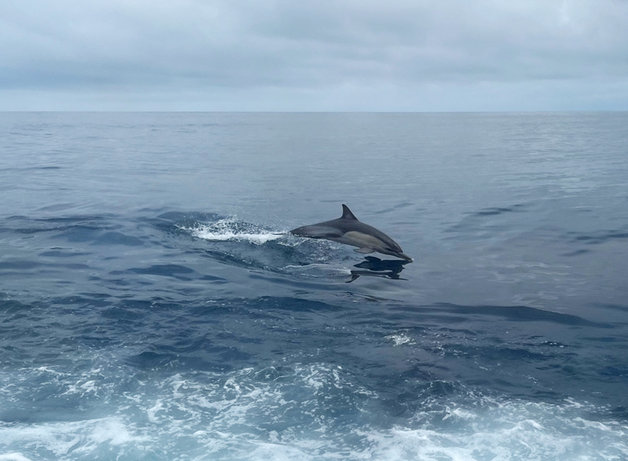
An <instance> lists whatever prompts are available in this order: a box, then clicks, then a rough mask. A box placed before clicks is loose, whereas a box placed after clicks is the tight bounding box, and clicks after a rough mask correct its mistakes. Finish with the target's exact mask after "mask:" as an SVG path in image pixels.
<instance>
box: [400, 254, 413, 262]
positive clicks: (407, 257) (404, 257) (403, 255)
mask: <svg viewBox="0 0 628 461" xmlns="http://www.w3.org/2000/svg"><path fill="white" fill-rule="evenodd" d="M397 256H398V257H400V258H401V259H405V260H406V261H408V262H409V263H411V262H413V261H414V259H412V258H411V257H410V256H408V255H407V254H405V253H399V254H398V255H397Z"/></svg>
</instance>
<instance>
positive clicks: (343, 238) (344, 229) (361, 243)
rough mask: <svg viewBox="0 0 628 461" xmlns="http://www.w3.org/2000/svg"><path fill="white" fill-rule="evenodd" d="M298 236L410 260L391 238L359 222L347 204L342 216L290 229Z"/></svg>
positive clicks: (362, 251)
mask: <svg viewBox="0 0 628 461" xmlns="http://www.w3.org/2000/svg"><path fill="white" fill-rule="evenodd" d="M290 233H291V234H294V235H298V236H300V237H310V238H314V239H327V240H332V241H334V242H339V243H344V244H346V245H351V246H354V247H358V249H357V250H355V251H357V252H359V253H373V252H374V251H376V252H378V253H383V254H385V255H391V256H395V257H397V258H401V259H405V260H406V261H412V258H411V257H410V256H408V255H406V254H404V252H403V250H402V249H401V247H400V246H399V245H398V244H397V242H395V241H394V240H393V239H391V238H390V237H388V236H387V235H386V234H384V233H383V232H382V231H379V230H377V229H375V228H374V227H373V226H369V225H368V224H364V223H363V222H360V221H359V220H358V218H356V217H355V215H354V214H353V213H352V212H351V210H350V209H349V207H348V206H347V205H344V204H343V205H342V216H341V217H340V218H338V219H332V220H331V221H325V222H320V223H317V224H312V225H309V226H302V227H297V228H296V229H293V230H291V231H290Z"/></svg>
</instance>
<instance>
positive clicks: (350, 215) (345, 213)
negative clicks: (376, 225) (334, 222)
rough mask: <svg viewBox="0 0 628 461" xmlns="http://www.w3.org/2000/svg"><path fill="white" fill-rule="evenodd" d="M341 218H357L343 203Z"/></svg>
mask: <svg viewBox="0 0 628 461" xmlns="http://www.w3.org/2000/svg"><path fill="white" fill-rule="evenodd" d="M342 218H343V219H355V220H356V221H357V220H358V218H356V217H355V215H354V214H353V213H352V212H351V210H350V209H349V207H348V206H347V205H345V204H344V203H343V204H342Z"/></svg>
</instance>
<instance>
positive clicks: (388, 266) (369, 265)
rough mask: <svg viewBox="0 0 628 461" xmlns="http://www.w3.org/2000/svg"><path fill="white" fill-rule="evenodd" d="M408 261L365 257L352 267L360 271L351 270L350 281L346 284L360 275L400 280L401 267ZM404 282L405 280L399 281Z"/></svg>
mask: <svg viewBox="0 0 628 461" xmlns="http://www.w3.org/2000/svg"><path fill="white" fill-rule="evenodd" d="M409 262H410V261H402V260H396V259H395V260H392V259H379V258H376V257H375V256H366V257H365V258H364V261H362V262H361V263H358V264H356V265H354V266H353V267H357V268H359V269H362V270H351V279H350V280H347V283H351V282H353V281H354V280H356V279H357V278H359V277H360V276H362V275H365V276H371V277H384V278H389V279H395V280H397V279H401V277H399V274H401V271H402V270H403V266H405V265H406V264H408V263H409ZM401 280H405V279H401Z"/></svg>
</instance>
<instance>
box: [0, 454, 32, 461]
mask: <svg viewBox="0 0 628 461" xmlns="http://www.w3.org/2000/svg"><path fill="white" fill-rule="evenodd" d="M0 461H31V460H30V458H27V457H26V456H24V455H22V454H21V453H6V454H4V455H0Z"/></svg>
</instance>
